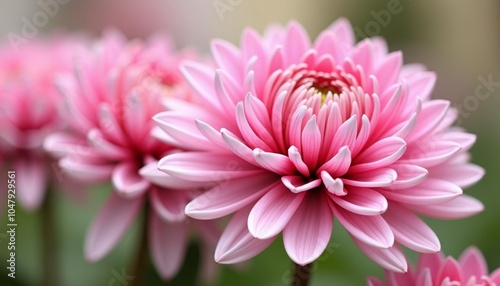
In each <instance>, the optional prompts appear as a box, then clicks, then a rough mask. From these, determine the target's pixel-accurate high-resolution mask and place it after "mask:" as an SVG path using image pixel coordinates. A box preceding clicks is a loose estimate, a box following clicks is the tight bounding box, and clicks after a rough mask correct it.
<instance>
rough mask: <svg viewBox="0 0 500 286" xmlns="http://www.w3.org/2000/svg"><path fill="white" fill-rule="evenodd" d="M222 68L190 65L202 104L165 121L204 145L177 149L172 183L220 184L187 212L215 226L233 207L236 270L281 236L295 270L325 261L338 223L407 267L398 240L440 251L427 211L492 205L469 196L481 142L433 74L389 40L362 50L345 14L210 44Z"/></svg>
mask: <svg viewBox="0 0 500 286" xmlns="http://www.w3.org/2000/svg"><path fill="white" fill-rule="evenodd" d="M212 54H213V57H214V59H215V62H216V65H217V66H216V67H215V68H213V67H211V66H207V65H204V64H201V63H195V62H188V63H185V64H184V65H183V66H182V70H183V73H184V76H185V78H186V79H187V81H188V82H189V83H190V85H191V87H192V89H193V91H194V92H195V93H196V94H197V96H198V100H199V101H200V102H199V103H193V104H190V103H183V104H182V105H181V104H176V106H173V105H172V106H171V108H172V109H173V110H172V111H167V112H164V113H160V114H158V115H156V117H155V120H156V121H157V122H158V124H159V126H160V127H161V128H162V129H163V130H164V131H166V132H165V134H164V137H165V138H164V139H165V140H167V141H169V140H170V141H171V142H174V143H177V144H182V145H186V146H189V149H192V150H197V151H191V152H183V153H177V154H170V155H169V156H166V157H165V158H163V159H162V160H161V161H160V163H159V168H160V169H161V170H162V171H164V172H166V173H167V174H169V175H171V176H172V177H176V178H180V179H186V180H190V181H192V182H198V183H202V182H205V183H207V182H212V183H213V184H215V186H214V187H213V188H211V189H210V190H209V191H207V192H205V193H204V194H202V195H200V196H198V197H197V198H196V199H194V200H193V201H192V202H190V203H189V204H188V205H187V207H186V210H185V211H186V213H187V215H189V216H191V217H193V218H197V219H203V220H210V219H215V218H219V217H223V216H226V215H229V214H231V213H235V215H234V216H233V218H232V220H231V221H230V223H229V225H228V226H227V227H226V229H225V232H224V233H223V235H222V237H221V239H220V240H219V244H218V247H217V249H216V252H215V259H216V261H218V262H220V263H236V262H239V261H243V260H246V259H249V258H251V257H253V256H255V255H256V254H258V253H260V252H261V251H262V250H264V249H265V248H266V247H267V246H268V245H269V244H270V243H271V242H272V241H273V239H274V238H276V236H277V235H278V234H280V233H282V234H283V242H284V246H285V249H286V251H287V253H288V255H289V256H290V258H291V259H292V260H293V261H295V262H296V263H298V264H302V265H304V264H308V263H311V262H313V261H314V260H315V259H316V258H318V257H319V256H320V254H321V253H322V252H323V250H324V249H325V247H326V246H327V244H328V242H329V240H330V236H331V234H332V227H333V217H336V218H337V219H338V221H339V222H340V223H341V224H342V225H343V226H344V227H345V228H346V229H347V231H348V232H349V233H350V234H351V235H352V237H353V239H354V241H355V242H356V243H357V244H358V245H359V247H360V248H361V249H362V250H363V251H364V252H365V253H366V254H367V255H368V256H369V257H370V258H372V259H373V260H374V261H376V262H377V263H378V264H380V265H382V266H383V267H385V268H387V269H391V270H395V271H401V272H404V271H406V268H407V264H406V260H405V258H404V255H403V253H402V252H401V251H400V250H399V248H398V246H397V244H395V242H397V243H400V244H402V245H405V246H407V247H409V248H411V249H413V250H416V251H419V252H437V251H439V250H440V243H439V240H438V238H437V237H436V235H435V234H434V232H433V231H432V230H431V229H430V228H429V227H428V226H427V225H426V224H425V223H424V222H423V221H422V220H421V219H420V218H419V217H418V216H417V214H424V215H428V216H431V217H435V218H445V219H450V218H461V217H467V216H470V215H473V214H475V213H477V212H479V211H481V210H482V209H483V206H482V204H481V203H480V202H479V201H477V200H476V199H474V198H471V197H469V196H466V195H462V188H463V187H467V186H469V185H471V184H473V183H475V182H476V181H478V180H479V179H480V178H481V177H482V175H483V169H482V168H480V167H478V166H476V165H473V164H470V163H468V160H469V158H468V153H467V151H468V149H469V148H470V147H471V146H472V144H473V143H474V141H475V136H474V135H472V134H468V133H465V132H463V131H462V130H459V129H456V128H451V127H450V125H451V124H452V122H453V121H454V119H455V118H456V112H455V111H454V110H450V107H449V102H448V101H445V100H431V99H430V98H429V97H430V93H431V91H432V88H433V86H434V83H435V75H434V73H431V72H427V71H425V69H424V67H422V66H420V65H403V64H402V62H403V60H402V54H401V52H393V53H388V52H387V46H386V44H385V42H384V41H383V40H382V39H380V38H373V39H366V40H363V41H362V42H360V43H358V44H355V41H354V35H353V31H352V28H351V26H350V24H349V23H348V22H347V21H346V20H339V21H337V22H335V23H334V24H333V25H332V26H331V27H329V28H328V29H326V30H325V31H323V32H322V33H321V34H320V35H319V36H318V38H317V39H316V40H315V41H314V42H313V43H311V41H310V40H309V37H308V36H307V33H306V32H305V31H304V29H303V28H302V26H300V25H299V24H297V23H295V22H291V23H290V24H289V25H288V26H287V27H286V28H285V29H280V28H272V29H270V30H269V31H268V32H267V33H266V34H265V35H264V36H263V37H261V36H260V35H258V34H257V33H256V32H255V31H254V30H252V29H247V30H246V31H245V32H244V33H243V36H242V40H241V45H240V47H236V46H234V45H232V44H230V43H227V42H225V41H221V40H215V41H213V43H212Z"/></svg>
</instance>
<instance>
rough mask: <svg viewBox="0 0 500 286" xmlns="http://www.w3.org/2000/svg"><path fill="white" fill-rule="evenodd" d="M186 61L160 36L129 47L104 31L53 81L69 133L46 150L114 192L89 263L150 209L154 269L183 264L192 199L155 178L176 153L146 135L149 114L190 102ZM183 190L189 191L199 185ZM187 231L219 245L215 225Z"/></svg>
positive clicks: (164, 272)
mask: <svg viewBox="0 0 500 286" xmlns="http://www.w3.org/2000/svg"><path fill="white" fill-rule="evenodd" d="M186 58H192V56H191V55H190V53H185V54H177V53H175V52H174V51H173V49H172V47H171V44H170V42H169V41H168V40H166V39H163V38H161V37H156V38H153V39H151V41H149V42H147V43H144V42H140V41H132V42H128V41H127V40H126V39H124V38H123V37H122V36H121V35H120V34H118V33H116V32H109V33H107V34H105V35H104V37H103V38H102V39H101V40H100V41H97V42H96V43H95V44H94V45H93V46H92V47H91V48H90V49H89V50H88V51H85V52H83V53H81V54H80V56H79V58H78V62H77V65H76V67H75V73H74V74H67V75H65V76H62V77H60V78H59V79H58V85H59V88H60V89H61V92H62V93H63V95H64V96H65V98H66V106H67V116H66V119H65V120H66V121H67V122H68V124H69V125H70V126H71V130H72V132H63V133H59V134H54V135H52V136H50V137H49V138H48V139H47V140H46V141H45V148H46V149H47V150H50V151H51V152H52V153H53V154H55V155H56V156H58V157H61V158H62V159H61V160H60V165H61V166H62V168H63V170H64V171H65V173H66V174H68V175H69V176H71V177H74V178H77V179H79V180H81V181H83V182H87V183H89V182H94V183H97V182H111V183H112V186H113V192H112V193H111V194H110V196H109V198H108V200H107V201H106V203H105V204H104V206H103V207H102V209H101V211H100V212H99V214H98V215H97V217H96V218H95V220H94V222H93V224H92V226H91V227H90V230H89V232H88V234H87V237H86V240H85V256H86V258H87V260H89V261H97V260H99V259H101V258H102V257H104V256H105V255H106V254H107V253H108V252H109V251H110V250H111V249H112V248H113V247H114V246H115V245H116V244H117V243H118V241H119V240H120V238H121V237H122V236H123V234H124V233H125V232H126V230H127V229H128V227H129V226H130V224H131V222H132V221H133V220H134V219H135V218H136V217H137V216H138V215H139V214H140V212H141V210H143V208H144V206H145V204H148V205H150V209H151V211H149V213H147V214H146V215H147V216H148V232H149V248H150V252H151V255H152V258H153V260H154V264H155V266H156V269H157V270H158V272H159V274H160V276H161V277H163V278H164V279H168V278H171V277H172V276H173V275H175V274H176V273H177V271H178V269H179V267H180V266H181V265H182V261H183V258H184V253H185V249H186V246H187V243H188V241H189V237H188V226H189V224H188V222H189V220H187V219H186V217H185V215H184V207H185V205H186V204H187V203H188V201H189V200H190V199H191V198H192V196H193V193H192V192H191V191H189V190H179V189H178V188H165V185H167V186H172V185H173V186H177V185H181V182H182V180H179V179H177V178H175V177H172V176H168V175H166V174H164V173H162V172H160V171H159V170H158V169H157V160H158V159H160V158H161V157H162V156H164V155H165V154H167V153H168V152H176V149H174V148H173V147H172V146H169V145H166V144H164V143H162V142H160V141H159V140H157V139H155V138H153V137H152V136H151V132H152V129H153V127H154V122H153V121H152V116H153V115H154V114H155V113H157V112H160V111H162V110H164V108H163V105H162V101H164V100H166V101H168V100H170V99H172V100H173V99H175V98H182V99H183V100H188V99H189V96H190V94H189V92H187V89H186V87H185V84H184V81H183V79H182V76H181V74H180V72H179V71H178V69H177V66H178V62H179V61H180V60H181V59H186ZM182 185H183V187H184V188H186V187H189V188H191V187H197V186H199V185H200V183H187V184H186V182H182ZM191 225H193V226H195V227H196V228H197V230H198V231H199V233H200V234H201V235H202V238H203V241H202V243H203V245H204V247H203V248H204V249H206V250H207V251H208V252H210V249H213V248H214V247H215V243H216V237H217V232H216V231H217V230H216V228H215V224H212V223H210V222H209V223H208V224H204V223H200V222H196V221H193V222H191ZM207 267H208V266H207ZM206 269H208V268H206Z"/></svg>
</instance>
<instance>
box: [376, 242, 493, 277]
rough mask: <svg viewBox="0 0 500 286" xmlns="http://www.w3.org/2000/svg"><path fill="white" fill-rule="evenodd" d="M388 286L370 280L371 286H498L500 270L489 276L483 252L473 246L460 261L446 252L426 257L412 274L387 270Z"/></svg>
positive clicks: (422, 256)
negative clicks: (445, 255) (446, 254)
mask: <svg viewBox="0 0 500 286" xmlns="http://www.w3.org/2000/svg"><path fill="white" fill-rule="evenodd" d="M385 277H386V281H387V282H386V283H383V282H381V281H380V280H378V279H376V278H373V277H370V278H368V285H369V286H407V285H415V286H497V285H500V268H498V269H496V270H495V271H493V273H492V274H491V275H490V274H488V266H487V265H486V261H485V260H484V257H483V255H482V254H481V251H479V250H478V249H477V248H475V247H469V248H468V249H467V250H466V251H465V252H464V253H463V254H462V255H461V256H460V259H459V260H458V261H456V260H455V259H454V258H453V257H451V256H448V257H447V258H445V257H444V256H443V254H442V253H440V252H438V253H432V254H422V255H420V258H419V262H418V264H417V267H416V268H415V269H410V271H409V272H408V273H404V274H402V273H394V272H390V271H387V270H386V271H385Z"/></svg>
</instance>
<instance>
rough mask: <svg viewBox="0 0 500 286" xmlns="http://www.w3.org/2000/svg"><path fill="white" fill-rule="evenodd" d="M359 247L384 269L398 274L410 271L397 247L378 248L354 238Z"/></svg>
mask: <svg viewBox="0 0 500 286" xmlns="http://www.w3.org/2000/svg"><path fill="white" fill-rule="evenodd" d="M353 239H354V242H355V243H356V245H358V247H359V248H360V249H361V250H362V251H363V252H364V253H365V254H366V255H367V256H368V257H370V259H371V260H373V261H375V263H377V264H378V265H380V266H382V267H383V268H385V269H387V270H389V271H394V272H398V273H404V272H406V271H407V270H408V262H406V258H405V256H404V254H403V252H402V251H401V249H399V247H397V246H392V247H389V248H378V247H373V246H371V245H368V244H365V243H363V242H362V241H359V240H357V239H356V238H353Z"/></svg>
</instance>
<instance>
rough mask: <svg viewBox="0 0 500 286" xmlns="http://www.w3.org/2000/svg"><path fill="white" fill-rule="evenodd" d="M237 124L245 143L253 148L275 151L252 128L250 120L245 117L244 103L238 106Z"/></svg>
mask: <svg viewBox="0 0 500 286" xmlns="http://www.w3.org/2000/svg"><path fill="white" fill-rule="evenodd" d="M236 122H237V123H238V128H239V130H240V132H241V135H242V136H243V138H244V139H245V142H246V143H248V145H249V146H250V147H252V148H257V147H260V148H262V149H264V150H266V151H273V150H274V149H273V148H272V147H271V146H269V145H268V144H267V143H266V142H265V141H264V140H262V138H260V137H259V136H258V135H257V134H256V132H255V131H254V130H253V129H252V127H251V126H250V123H249V122H248V118H247V117H246V115H245V110H244V107H243V102H239V103H238V104H237V105H236Z"/></svg>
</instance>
